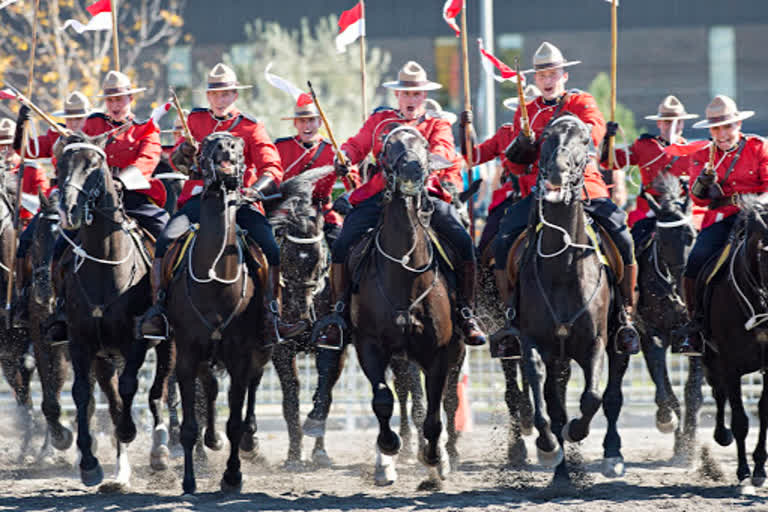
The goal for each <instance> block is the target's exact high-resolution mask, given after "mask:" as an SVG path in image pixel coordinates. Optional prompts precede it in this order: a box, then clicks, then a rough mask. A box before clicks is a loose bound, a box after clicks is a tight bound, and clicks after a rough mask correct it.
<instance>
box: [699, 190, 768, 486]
mask: <svg viewBox="0 0 768 512" xmlns="http://www.w3.org/2000/svg"><path fill="white" fill-rule="evenodd" d="M739 203H740V206H741V214H740V215H741V216H742V219H741V220H740V221H739V222H737V223H736V225H735V226H734V228H733V231H732V233H731V236H730V238H729V243H730V244H731V247H730V250H729V257H728V258H727V260H725V263H724V264H723V265H722V267H720V268H719V269H718V266H719V265H718V264H717V262H716V261H715V260H717V258H713V260H712V261H710V262H709V263H708V264H707V265H705V267H704V268H703V269H702V272H701V274H700V276H699V279H698V281H697V286H696V292H697V293H696V295H697V297H699V298H700V301H701V302H703V303H704V309H702V311H704V312H705V319H706V326H705V336H704V337H705V338H706V339H707V341H706V346H705V349H704V354H703V356H702V357H703V363H704V369H705V375H706V378H707V381H708V382H709V384H710V386H711V387H712V396H713V397H714V399H715V405H716V407H717V413H716V415H715V431H714V438H715V441H716V442H717V443H718V444H720V445H721V446H728V445H730V444H731V443H732V442H733V440H734V438H735V439H736V448H737V458H738V465H737V469H736V477H737V478H738V480H739V482H740V483H744V482H745V481H746V480H747V479H748V478H749V477H750V476H751V477H752V478H751V482H752V485H754V486H758V487H759V486H763V485H764V484H765V478H766V472H765V461H766V448H765V439H766V430H768V379H767V378H766V376H765V375H766V369H767V368H768V358H767V355H766V352H768V346H767V344H768V329H766V327H765V323H764V322H765V320H766V318H768V291H767V290H768V261H766V258H765V256H764V255H765V251H766V248H767V247H768V222H767V221H768V207H766V206H765V204H763V203H762V202H760V200H759V199H756V198H751V197H746V196H745V197H742V198H741V199H740V201H739ZM742 231H743V235H740V232H742ZM756 371H760V372H761V373H762V374H763V377H762V380H763V385H762V390H761V393H760V401H759V402H758V407H757V415H758V417H759V418H760V434H759V436H758V439H757V446H756V447H755V451H754V453H753V460H754V463H755V467H754V470H753V471H752V472H750V469H749V463H748V462H747V453H746V446H745V439H746V437H747V431H748V428H749V419H748V417H747V413H746V411H745V410H744V403H743V402H742V396H741V377H742V376H743V375H747V374H749V373H753V372H756ZM726 400H727V401H728V403H729V404H730V407H731V428H730V429H729V428H727V427H726V426H725V402H726Z"/></svg>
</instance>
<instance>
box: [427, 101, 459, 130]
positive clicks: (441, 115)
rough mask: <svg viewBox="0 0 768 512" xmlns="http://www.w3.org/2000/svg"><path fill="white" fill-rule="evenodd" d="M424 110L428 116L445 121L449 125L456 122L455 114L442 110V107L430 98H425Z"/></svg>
mask: <svg viewBox="0 0 768 512" xmlns="http://www.w3.org/2000/svg"><path fill="white" fill-rule="evenodd" d="M424 108H425V109H426V111H427V115H428V116H431V117H436V118H438V119H445V120H446V121H448V122H449V123H451V124H453V123H455V122H456V114H454V113H453V112H448V111H447V110H443V107H442V105H440V103H438V102H437V101H435V100H433V99H432V98H427V99H426V100H425V101H424Z"/></svg>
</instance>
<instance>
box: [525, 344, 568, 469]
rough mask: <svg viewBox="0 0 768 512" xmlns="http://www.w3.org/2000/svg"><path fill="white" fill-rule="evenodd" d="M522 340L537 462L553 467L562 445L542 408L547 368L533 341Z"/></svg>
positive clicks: (560, 456) (561, 454)
mask: <svg viewBox="0 0 768 512" xmlns="http://www.w3.org/2000/svg"><path fill="white" fill-rule="evenodd" d="M522 342H523V343H522V345H523V369H524V370H525V373H526V375H527V376H528V381H529V382H530V384H531V393H532V395H533V424H534V425H535V427H536V430H538V431H539V436H538V437H537V438H536V452H537V457H538V460H539V464H541V465H543V466H546V467H555V466H557V465H558V464H560V462H562V460H563V447H562V446H560V443H559V442H558V440H557V438H556V437H555V436H554V435H553V434H552V430H551V428H550V422H549V416H548V415H547V413H546V411H545V410H544V409H545V407H544V381H545V379H546V377H547V368H546V366H545V365H544V360H543V359H542V357H541V354H540V353H539V349H538V347H536V346H535V343H534V341H533V340H531V339H530V338H527V337H523V339H522Z"/></svg>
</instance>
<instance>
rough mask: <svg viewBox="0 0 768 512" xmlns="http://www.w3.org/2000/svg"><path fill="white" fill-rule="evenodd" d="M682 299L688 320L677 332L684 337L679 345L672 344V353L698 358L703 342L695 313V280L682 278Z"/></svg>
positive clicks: (698, 319) (699, 322) (699, 320)
mask: <svg viewBox="0 0 768 512" xmlns="http://www.w3.org/2000/svg"><path fill="white" fill-rule="evenodd" d="M683 298H684V299H685V306H686V308H687V309H688V318H689V320H688V323H687V324H686V325H685V326H683V328H682V329H680V330H679V331H678V334H680V335H683V336H684V337H683V339H682V341H680V342H679V343H673V344H672V353H673V354H683V355H685V356H689V357H695V356H700V355H701V354H702V350H703V349H704V340H703V339H702V337H701V329H702V325H701V317H699V315H698V314H697V312H696V279H694V278H692V277H683ZM678 339H679V338H678Z"/></svg>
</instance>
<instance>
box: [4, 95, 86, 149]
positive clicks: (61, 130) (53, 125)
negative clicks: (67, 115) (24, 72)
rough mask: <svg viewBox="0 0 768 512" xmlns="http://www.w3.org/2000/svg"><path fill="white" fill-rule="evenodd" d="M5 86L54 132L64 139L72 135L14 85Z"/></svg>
mask: <svg viewBox="0 0 768 512" xmlns="http://www.w3.org/2000/svg"><path fill="white" fill-rule="evenodd" d="M5 86H6V87H8V88H9V89H10V90H11V92H13V94H15V95H16V99H17V100H18V101H19V103H22V104H24V105H26V106H28V107H29V109H30V110H32V112H34V113H35V114H37V115H38V116H39V117H40V119H42V120H43V121H45V123H46V124H47V125H48V126H50V127H51V129H52V130H53V131H55V132H57V133H58V134H59V135H61V136H62V137H66V136H67V135H70V134H71V132H70V131H69V130H68V129H66V128H64V127H63V126H61V125H59V124H58V123H57V122H56V121H54V120H53V119H51V116H49V115H48V114H46V113H45V112H44V111H43V109H41V108H40V107H38V106H37V105H35V104H34V103H33V102H32V100H30V99H29V98H28V97H26V96H24V95H23V94H22V93H21V92H19V90H18V89H17V88H16V87H14V86H13V85H12V84H10V83H9V82H5ZM22 143H24V141H22Z"/></svg>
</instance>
